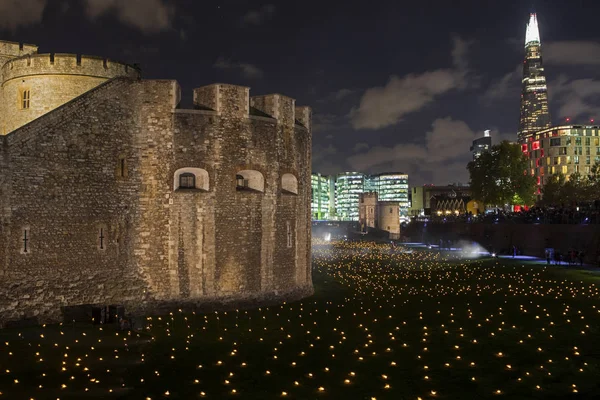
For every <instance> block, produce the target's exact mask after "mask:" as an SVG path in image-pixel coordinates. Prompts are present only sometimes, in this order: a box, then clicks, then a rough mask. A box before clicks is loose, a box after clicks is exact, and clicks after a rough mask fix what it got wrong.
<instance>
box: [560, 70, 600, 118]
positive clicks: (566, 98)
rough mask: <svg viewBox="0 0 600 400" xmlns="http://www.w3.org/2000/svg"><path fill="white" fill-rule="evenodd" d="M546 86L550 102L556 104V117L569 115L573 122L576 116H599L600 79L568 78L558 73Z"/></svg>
mask: <svg viewBox="0 0 600 400" xmlns="http://www.w3.org/2000/svg"><path fill="white" fill-rule="evenodd" d="M548 87H549V90H548V95H549V96H550V100H551V102H552V104H553V105H558V113H557V114H555V116H556V117H559V118H564V117H569V118H571V119H572V120H573V121H574V122H577V120H576V119H577V118H578V117H580V118H581V117H586V118H590V117H596V118H598V117H600V105H599V104H600V102H599V101H598V100H599V99H600V80H595V79H569V78H568V77H567V76H566V75H560V76H559V77H558V79H556V80H555V81H553V82H550V83H549V84H548ZM554 109H555V110H556V107H554Z"/></svg>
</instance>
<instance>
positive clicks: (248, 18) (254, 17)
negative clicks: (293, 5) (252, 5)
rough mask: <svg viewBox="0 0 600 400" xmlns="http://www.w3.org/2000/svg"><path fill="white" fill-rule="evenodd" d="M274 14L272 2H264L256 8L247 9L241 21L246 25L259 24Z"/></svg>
mask: <svg viewBox="0 0 600 400" xmlns="http://www.w3.org/2000/svg"><path fill="white" fill-rule="evenodd" d="M274 14H275V6H274V5H273V4H265V5H264V6H262V7H261V8H260V9H258V10H251V11H248V12H247V13H246V14H245V15H244V16H243V17H242V22H244V24H246V25H260V24H262V23H263V22H265V21H266V20H268V19H271V18H272V17H273V15H274Z"/></svg>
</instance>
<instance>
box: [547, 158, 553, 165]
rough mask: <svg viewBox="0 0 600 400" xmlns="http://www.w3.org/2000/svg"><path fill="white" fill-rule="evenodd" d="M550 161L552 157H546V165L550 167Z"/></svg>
mask: <svg viewBox="0 0 600 400" xmlns="http://www.w3.org/2000/svg"><path fill="white" fill-rule="evenodd" d="M550 160H552V157H546V165H550V164H551V161H550Z"/></svg>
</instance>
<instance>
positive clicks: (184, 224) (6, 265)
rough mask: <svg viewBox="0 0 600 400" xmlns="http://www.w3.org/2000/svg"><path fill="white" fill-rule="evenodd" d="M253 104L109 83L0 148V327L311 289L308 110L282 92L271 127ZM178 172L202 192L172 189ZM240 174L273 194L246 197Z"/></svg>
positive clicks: (172, 85) (239, 95)
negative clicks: (288, 179) (69, 314)
mask: <svg viewBox="0 0 600 400" xmlns="http://www.w3.org/2000/svg"><path fill="white" fill-rule="evenodd" d="M248 93H249V90H248V88H243V87H239V86H233V85H212V86H210V87H206V88H199V89H197V91H196V92H195V96H194V97H195V99H196V101H197V107H198V108H200V109H198V110H179V109H176V106H177V104H178V102H179V98H180V89H179V86H178V84H177V83H176V82H175V81H145V80H144V81H139V80H132V79H127V78H119V79H113V80H110V81H108V82H107V83H104V84H102V85H100V86H98V87H96V88H95V89H92V90H91V91H89V92H87V93H85V94H84V95H82V96H80V97H77V98H76V99H74V100H72V101H70V102H68V103H66V104H65V105H63V106H61V107H59V108H58V109H56V110H54V111H52V112H49V113H48V114H46V115H44V116H42V117H41V118H38V119H36V120H35V121H33V122H31V123H30V124H28V125H26V126H24V127H22V128H20V129H18V130H16V131H14V132H12V133H10V134H9V135H6V136H3V137H0V139H1V140H2V142H1V143H2V147H1V148H0V173H1V174H2V177H1V178H0V184H1V185H0V325H1V324H2V322H3V321H6V320H11V319H19V318H23V317H36V318H38V319H39V320H40V321H45V320H57V319H59V318H60V315H61V307H64V306H75V305H82V304H125V305H126V307H127V308H128V309H130V310H144V311H151V310H150V309H148V307H149V306H153V305H157V304H158V303H173V302H190V303H200V304H202V303H205V302H213V303H214V302H218V303H223V302H230V301H246V300H250V301H259V302H260V301H272V300H273V299H275V298H280V299H285V298H286V296H287V298H298V297H299V296H303V295H308V294H310V293H312V281H311V272H310V271H311V270H310V174H311V171H310V162H311V160H310V146H311V138H310V122H311V116H310V109H308V108H306V107H295V105H294V102H293V99H289V98H286V97H285V96H279V95H276V96H278V102H277V103H278V108H277V110H275V111H276V112H273V110H269V111H271V112H272V113H273V114H276V115H278V118H277V119H276V118H271V117H264V116H261V117H258V116H253V115H249V110H250V105H249V104H250V99H249V95H248ZM211 96H212V97H211ZM214 96H216V97H217V98H216V99H215V98H213V97H214ZM270 96H274V95H270ZM202 102H206V103H208V104H210V106H209V105H203V104H202ZM213 107H216V109H211V108H213ZM261 111H262V110H261ZM263 112H265V111H263ZM265 114H266V112H265ZM181 168H196V169H201V170H204V171H205V173H206V175H207V176H208V183H209V186H208V188H207V189H208V190H203V189H202V190H201V189H178V188H177V187H176V185H177V181H176V180H175V179H174V176H175V174H176V171H177V170H179V169H181ZM242 170H245V171H248V170H252V171H257V172H259V173H260V174H262V176H263V178H264V183H265V185H264V191H248V190H241V191H240V190H236V174H237V173H238V172H239V171H242ZM283 174H293V175H294V176H295V177H296V179H297V183H298V185H297V186H298V187H297V192H298V193H297V194H293V193H286V192H282V190H281V185H282V176H283ZM25 246H27V247H25ZM25 249H26V250H27V251H25Z"/></svg>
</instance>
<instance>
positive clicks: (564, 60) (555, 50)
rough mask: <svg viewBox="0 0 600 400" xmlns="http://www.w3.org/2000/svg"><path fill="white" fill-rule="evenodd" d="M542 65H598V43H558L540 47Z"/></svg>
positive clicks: (599, 57) (599, 46) (599, 51)
mask: <svg viewBox="0 0 600 400" xmlns="http://www.w3.org/2000/svg"><path fill="white" fill-rule="evenodd" d="M542 54H543V56H544V63H546V64H556V65H600V43H598V42H596V41H583V40H582V41H575V40H574V41H560V42H550V43H547V44H544V45H543V46H542Z"/></svg>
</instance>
